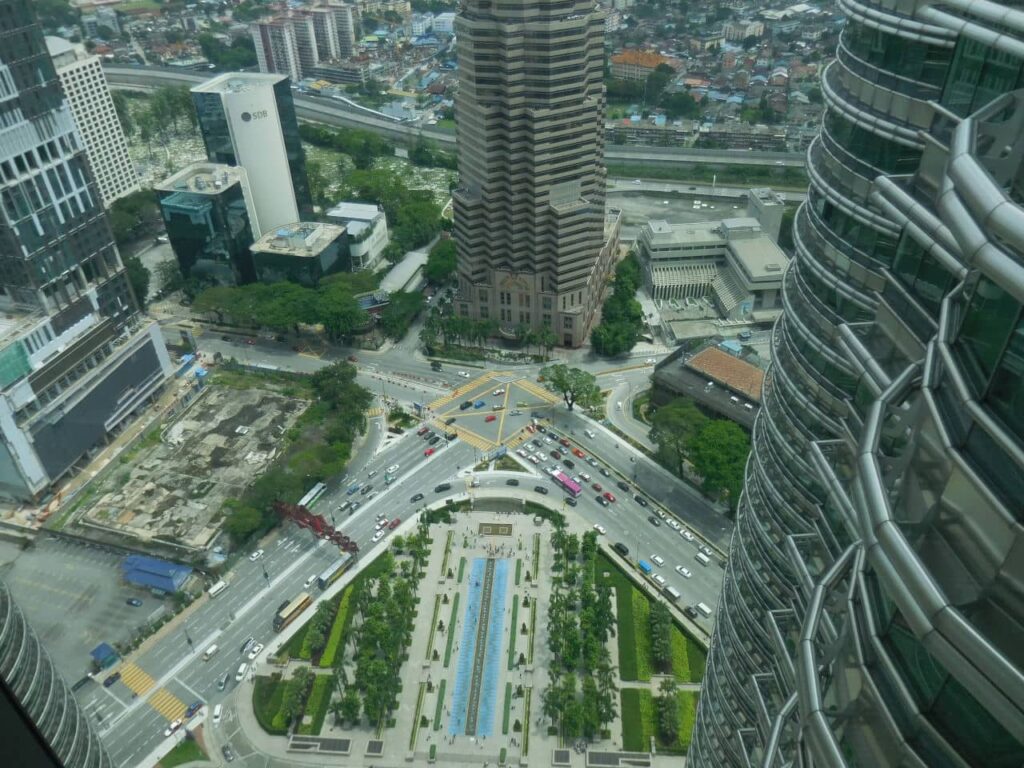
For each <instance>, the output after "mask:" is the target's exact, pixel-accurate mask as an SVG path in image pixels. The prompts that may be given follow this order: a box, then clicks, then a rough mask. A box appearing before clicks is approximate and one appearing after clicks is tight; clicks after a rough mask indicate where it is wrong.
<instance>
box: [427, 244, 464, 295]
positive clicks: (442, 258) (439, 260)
mask: <svg viewBox="0 0 1024 768" xmlns="http://www.w3.org/2000/svg"><path fill="white" fill-rule="evenodd" d="M455 266H456V256H455V241H454V240H452V239H451V238H442V239H441V240H438V241H437V242H436V243H434V247H433V248H431V249H430V253H429V254H428V255H427V263H426V265H425V266H424V267H423V276H424V277H425V278H426V279H427V282H428V283H430V284H431V285H445V284H447V283H448V282H449V281H450V280H451V279H452V278H453V277H454V276H455Z"/></svg>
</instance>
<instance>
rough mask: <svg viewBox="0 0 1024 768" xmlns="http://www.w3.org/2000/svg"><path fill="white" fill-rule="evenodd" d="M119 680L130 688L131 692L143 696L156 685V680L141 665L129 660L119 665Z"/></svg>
mask: <svg viewBox="0 0 1024 768" xmlns="http://www.w3.org/2000/svg"><path fill="white" fill-rule="evenodd" d="M121 682H122V683H124V684H125V685H127V686H128V688H129V689H131V692H132V693H134V694H136V695H138V696H144V695H145V694H147V693H149V691H150V690H151V689H152V688H153V686H154V685H156V681H155V680H154V679H153V678H152V677H150V676H149V674H148V673H147V672H146V671H145V670H143V669H142V668H141V667H138V666H136V665H135V664H132V663H131V662H129V663H127V664H125V665H124V666H123V667H121Z"/></svg>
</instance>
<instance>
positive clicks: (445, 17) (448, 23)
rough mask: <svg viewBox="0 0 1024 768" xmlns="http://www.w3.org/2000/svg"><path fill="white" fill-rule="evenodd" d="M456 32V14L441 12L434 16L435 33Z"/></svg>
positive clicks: (448, 33)
mask: <svg viewBox="0 0 1024 768" xmlns="http://www.w3.org/2000/svg"><path fill="white" fill-rule="evenodd" d="M454 33H455V14H454V13H451V12H449V13H439V14H437V15H436V16H434V34H437V35H451V34H454Z"/></svg>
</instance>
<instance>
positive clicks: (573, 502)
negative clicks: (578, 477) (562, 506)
mask: <svg viewBox="0 0 1024 768" xmlns="http://www.w3.org/2000/svg"><path fill="white" fill-rule="evenodd" d="M565 503H566V504H568V505H569V506H570V507H575V506H576V499H574V498H573V497H572V496H567V497H566V498H565Z"/></svg>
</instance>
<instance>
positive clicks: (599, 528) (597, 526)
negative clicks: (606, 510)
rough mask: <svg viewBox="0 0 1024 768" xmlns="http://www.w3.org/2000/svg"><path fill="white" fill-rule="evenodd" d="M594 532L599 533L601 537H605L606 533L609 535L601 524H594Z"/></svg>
mask: <svg viewBox="0 0 1024 768" xmlns="http://www.w3.org/2000/svg"><path fill="white" fill-rule="evenodd" d="M594 530H595V531H597V532H598V534H599V535H601V536H604V535H605V534H606V533H608V529H607V528H605V527H604V526H603V525H601V524H600V523H594Z"/></svg>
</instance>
